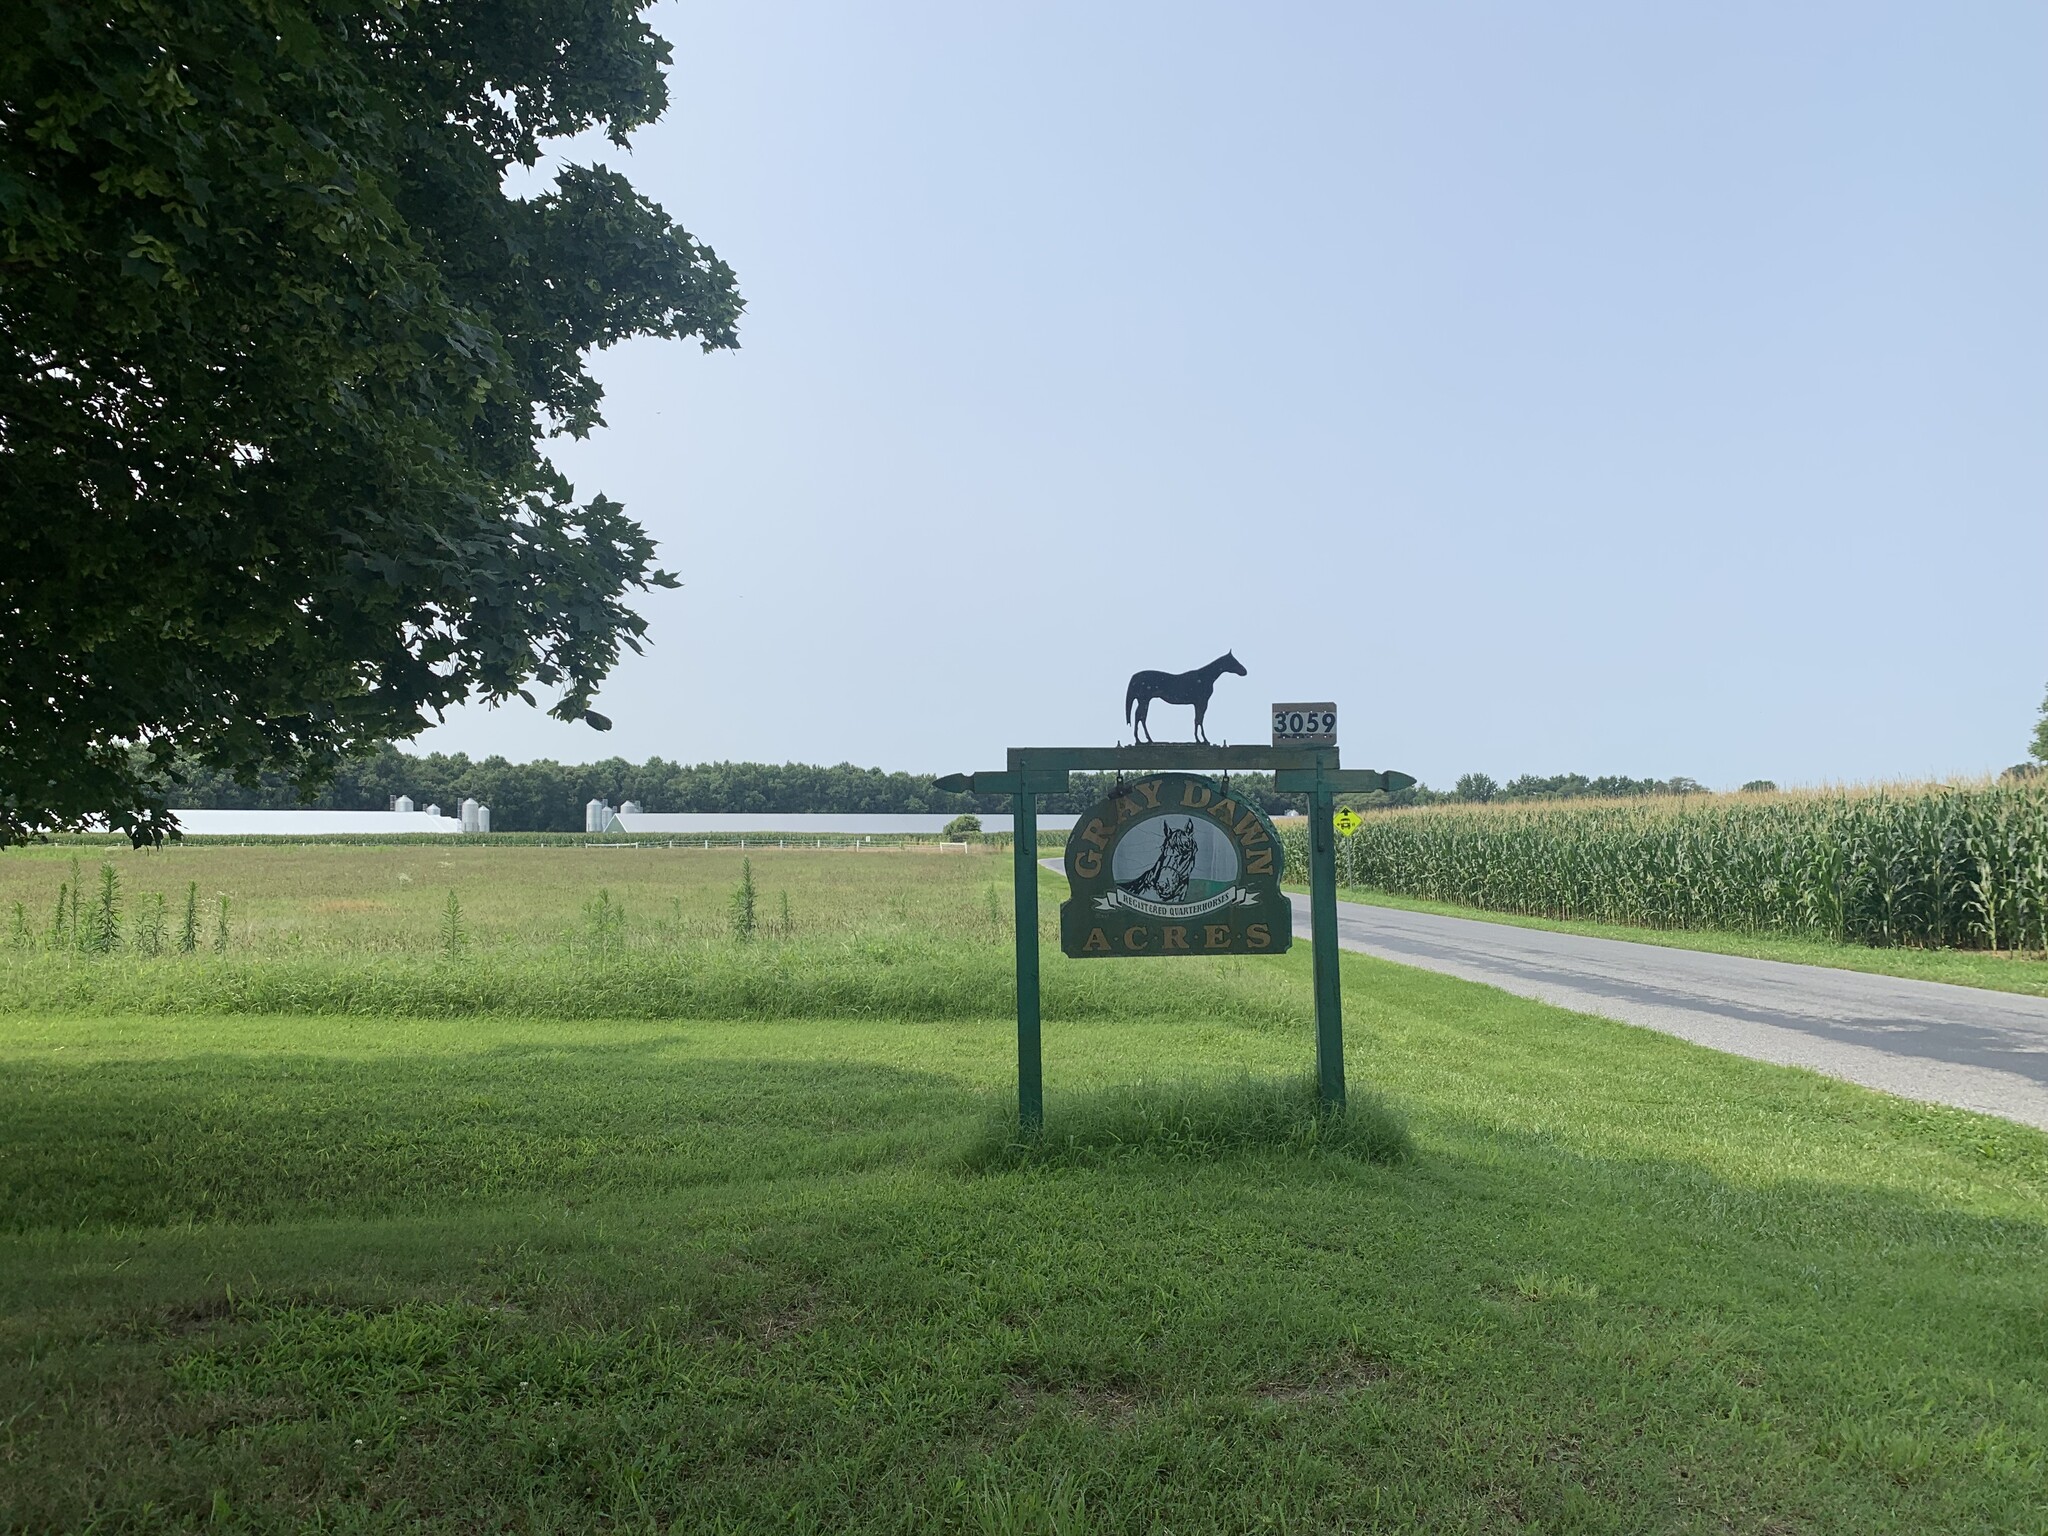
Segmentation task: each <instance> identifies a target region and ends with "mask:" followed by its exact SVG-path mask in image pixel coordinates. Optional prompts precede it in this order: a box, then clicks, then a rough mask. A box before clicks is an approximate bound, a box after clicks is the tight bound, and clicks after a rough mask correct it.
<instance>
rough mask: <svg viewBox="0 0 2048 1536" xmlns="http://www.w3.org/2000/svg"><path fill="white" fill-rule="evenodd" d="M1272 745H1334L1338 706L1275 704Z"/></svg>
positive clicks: (1335, 742)
mask: <svg viewBox="0 0 2048 1536" xmlns="http://www.w3.org/2000/svg"><path fill="white" fill-rule="evenodd" d="M1273 745H1274V746H1276V747H1334V746H1335V745H1337V706H1336V705H1334V704H1327V703H1326V704H1275V705H1274V706H1273Z"/></svg>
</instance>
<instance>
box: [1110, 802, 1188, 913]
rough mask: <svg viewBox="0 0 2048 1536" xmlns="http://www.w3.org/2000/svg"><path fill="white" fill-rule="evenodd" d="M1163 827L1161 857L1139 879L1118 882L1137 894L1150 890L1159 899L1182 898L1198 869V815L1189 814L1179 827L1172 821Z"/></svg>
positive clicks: (1160, 847)
mask: <svg viewBox="0 0 2048 1536" xmlns="http://www.w3.org/2000/svg"><path fill="white" fill-rule="evenodd" d="M1160 830H1161V832H1162V833H1163V834H1164V835H1163V836H1162V837H1161V838H1160V842H1159V857H1158V858H1156V859H1154V860H1153V861H1152V867H1151V868H1150V869H1148V870H1146V871H1145V873H1143V874H1142V875H1140V876H1138V878H1137V879H1135V880H1121V881H1119V882H1117V883H1118V885H1119V886H1120V887H1121V888H1122V889H1123V890H1125V891H1127V892H1128V893H1130V894H1131V895H1133V896H1143V895H1145V894H1146V893H1147V892H1148V891H1149V892H1150V893H1151V895H1152V899H1153V900H1155V901H1165V902H1174V901H1179V900H1180V899H1181V897H1183V896H1184V895H1186V894H1187V889H1188V878H1189V876H1191V875H1193V874H1194V872H1195V822H1194V818H1193V817H1189V818H1188V820H1187V821H1186V823H1185V824H1183V825H1181V826H1178V827H1176V826H1175V825H1174V824H1173V823H1172V822H1170V821H1168V822H1162V823H1161V824H1160Z"/></svg>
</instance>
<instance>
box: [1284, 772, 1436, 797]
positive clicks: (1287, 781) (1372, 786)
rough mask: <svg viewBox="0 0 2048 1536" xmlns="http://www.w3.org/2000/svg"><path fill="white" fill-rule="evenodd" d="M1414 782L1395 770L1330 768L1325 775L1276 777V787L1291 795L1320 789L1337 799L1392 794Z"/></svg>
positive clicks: (1302, 774)
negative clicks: (1336, 796) (1375, 792)
mask: <svg viewBox="0 0 2048 1536" xmlns="http://www.w3.org/2000/svg"><path fill="white" fill-rule="evenodd" d="M1414 782H1415V775H1413V774H1412V773H1396V772H1394V771H1393V770H1392V769H1391V768H1388V769H1378V768H1326V769H1323V770H1322V771H1321V772H1317V771H1316V770H1315V769H1313V768H1282V769H1281V770H1280V771H1279V772H1278V773H1276V774H1274V775H1273V787H1274V788H1275V789H1277V790H1282V791H1285V792H1286V793H1288V794H1299V793H1301V792H1302V791H1303V790H1316V789H1326V790H1328V791H1329V792H1330V793H1331V794H1333V795H1369V794H1371V793H1372V792H1373V791H1374V790H1386V791H1387V792H1389V793H1392V792H1393V791H1394V790H1397V789H1406V788H1408V787H1409V786H1410V785H1411V784H1413V783H1414Z"/></svg>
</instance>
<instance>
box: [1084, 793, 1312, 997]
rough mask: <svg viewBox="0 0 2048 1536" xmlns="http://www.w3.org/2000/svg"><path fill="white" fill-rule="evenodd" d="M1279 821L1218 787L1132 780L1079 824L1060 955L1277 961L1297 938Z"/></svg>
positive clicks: (1097, 806) (1096, 807)
mask: <svg viewBox="0 0 2048 1536" xmlns="http://www.w3.org/2000/svg"><path fill="white" fill-rule="evenodd" d="M1284 871H1285V855H1284V854H1283V853H1282V851H1281V848H1280V839H1279V838H1278V837H1277V836H1275V835H1274V832H1273V823H1272V822H1270V821H1268V820H1267V819H1266V813H1265V812H1264V811H1261V810H1260V809H1259V808H1258V807H1257V806H1256V805H1252V804H1250V803H1248V802H1246V801H1243V800H1238V799H1235V798H1233V797H1232V796H1231V794H1230V793H1229V791H1228V790H1227V789H1226V788H1225V787H1224V786H1223V785H1221V784H1219V783H1217V781H1216V780H1214V779H1210V778H1203V777H1201V776H1199V775H1196V774H1191V773H1160V774H1154V775H1152V776H1151V777H1149V778H1142V779H1134V780H1132V781H1131V782H1129V783H1127V784H1125V785H1124V786H1123V787H1122V789H1121V790H1120V791H1118V792H1114V793H1112V794H1111V795H1110V796H1109V797H1108V798H1107V799H1105V800H1103V801H1101V802H1100V803H1099V804H1097V805H1096V806H1095V808H1094V809H1093V810H1091V811H1090V812H1089V813H1088V814H1087V815H1086V816H1083V817H1082V818H1081V819H1080V820H1079V821H1078V822H1076V823H1075V825H1074V831H1073V835H1072V836H1071V837H1069V838H1068V839H1067V884H1068V887H1069V889H1070V892H1071V895H1070V896H1069V898H1068V900H1067V901H1065V902H1064V903H1062V904H1061V906H1060V948H1061V949H1062V950H1064V951H1065V952H1066V953H1067V954H1069V955H1072V956H1074V957H1075V958H1076V959H1087V958H1089V957H1090V956H1095V955H1276V954H1279V953H1280V952H1281V951H1283V950H1285V949H1286V948H1287V947H1288V945H1289V944H1291V943H1292V942H1293V939H1294V908H1293V904H1292V903H1291V902H1289V901H1288V899H1287V896H1286V895H1285V893H1283V892H1282V891H1281V889H1280V878H1281V875H1282V874H1283V873H1284Z"/></svg>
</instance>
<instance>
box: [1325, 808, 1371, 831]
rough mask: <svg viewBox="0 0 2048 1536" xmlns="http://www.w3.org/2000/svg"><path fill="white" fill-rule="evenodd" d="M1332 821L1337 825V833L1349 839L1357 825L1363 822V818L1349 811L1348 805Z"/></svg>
mask: <svg viewBox="0 0 2048 1536" xmlns="http://www.w3.org/2000/svg"><path fill="white" fill-rule="evenodd" d="M1332 819H1333V820H1334V821H1335V822H1336V824H1337V831H1338V832H1339V833H1340V834H1342V835H1343V836H1345V837H1349V836H1350V835H1351V834H1352V833H1354V832H1356V831H1357V830H1358V826H1359V823H1360V822H1362V821H1364V820H1365V818H1364V817H1363V816H1361V815H1359V814H1358V812H1356V811H1354V810H1353V809H1351V807H1350V806H1348V805H1347V806H1345V807H1344V809H1343V810H1341V811H1339V812H1338V813H1337V814H1336V816H1335V817H1334V818H1332Z"/></svg>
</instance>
